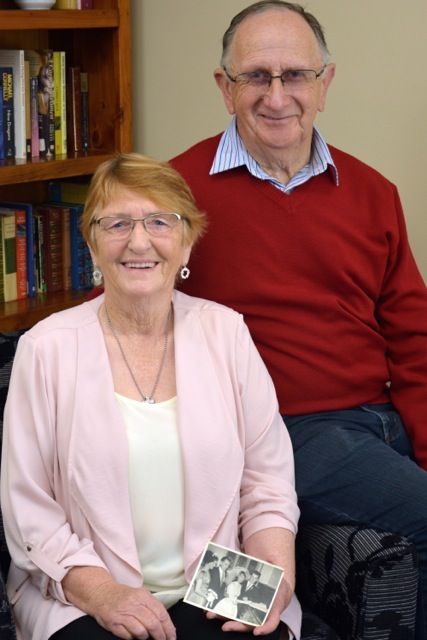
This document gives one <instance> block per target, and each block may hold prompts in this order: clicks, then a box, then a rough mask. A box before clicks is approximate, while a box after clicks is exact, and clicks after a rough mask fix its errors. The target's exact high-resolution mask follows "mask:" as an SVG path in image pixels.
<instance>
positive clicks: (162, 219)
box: [91, 212, 185, 239]
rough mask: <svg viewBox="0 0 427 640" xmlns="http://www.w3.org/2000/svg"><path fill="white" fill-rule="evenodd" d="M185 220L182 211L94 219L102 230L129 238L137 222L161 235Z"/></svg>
mask: <svg viewBox="0 0 427 640" xmlns="http://www.w3.org/2000/svg"><path fill="white" fill-rule="evenodd" d="M181 220H185V218H184V216H182V215H181V214H180V213H169V212H167V213H161V212H156V213H150V214H148V215H147V216H145V217H144V218H131V217H130V216H126V215H120V214H118V215H115V216H103V217H102V218H96V219H94V220H92V222H91V224H97V225H98V227H99V228H100V229H101V231H105V232H106V233H108V234H109V235H111V236H113V237H114V238H120V239H123V238H127V237H128V236H130V234H131V233H132V231H133V229H134V227H135V225H136V223H137V222H142V224H143V226H144V229H145V231H146V232H147V233H148V234H149V235H150V236H155V237H160V236H167V235H169V234H170V233H171V232H172V231H173V229H175V227H176V226H177V224H178V223H179V222H180V221H181Z"/></svg>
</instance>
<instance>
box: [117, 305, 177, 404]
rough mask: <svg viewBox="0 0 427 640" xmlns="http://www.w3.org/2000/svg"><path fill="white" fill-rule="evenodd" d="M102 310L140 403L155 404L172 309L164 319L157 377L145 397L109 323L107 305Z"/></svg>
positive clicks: (166, 346) (166, 348)
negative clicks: (163, 332)
mask: <svg viewBox="0 0 427 640" xmlns="http://www.w3.org/2000/svg"><path fill="white" fill-rule="evenodd" d="M104 309H105V316H106V318H107V322H108V326H109V327H110V329H111V333H112V334H113V336H114V338H115V340H116V342H117V345H118V347H119V349H120V353H121V354H122V358H123V362H124V363H125V365H126V367H127V370H128V371H129V374H130V377H131V378H132V380H133V383H134V385H135V387H136V388H137V390H138V393H139V395H140V396H141V401H142V402H147V403H148V404H155V403H156V401H155V400H154V394H155V392H156V389H157V385H158V384H159V380H160V375H161V373H162V370H163V366H164V364H165V361H166V352H167V350H168V324H169V318H170V317H171V312H172V308H170V309H169V313H168V315H167V318H166V324H165V335H164V341H163V350H162V357H161V360H160V365H159V369H158V371H157V376H156V379H155V381H154V385H153V388H152V390H151V393H150V394H149V395H148V396H146V395H145V393H143V392H142V389H141V387H140V386H139V384H138V382H137V379H136V377H135V376H134V373H133V371H132V369H131V368H130V365H129V362H128V361H127V358H126V355H125V352H124V350H123V347H122V344H121V342H120V340H119V336H118V335H117V333H116V330H115V328H114V326H113V323H112V322H111V318H110V315H109V313H108V309H107V305H106V304H105V303H104Z"/></svg>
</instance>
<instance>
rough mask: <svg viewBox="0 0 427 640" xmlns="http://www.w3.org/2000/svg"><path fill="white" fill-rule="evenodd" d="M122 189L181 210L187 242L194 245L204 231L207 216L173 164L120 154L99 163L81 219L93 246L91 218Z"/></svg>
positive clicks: (172, 209)
mask: <svg viewBox="0 0 427 640" xmlns="http://www.w3.org/2000/svg"><path fill="white" fill-rule="evenodd" d="M123 190H128V191H131V192H132V193H134V194H137V195H141V196H143V197H144V198H147V199H148V200H151V201H152V202H153V203H154V204H156V206H158V207H159V208H160V209H161V210H163V211H174V212H175V213H180V214H181V215H182V216H183V217H184V218H185V220H186V222H185V223H184V242H185V244H187V245H193V244H194V243H195V242H196V241H197V240H198V239H199V237H200V236H201V235H202V233H203V231H204V230H205V227H206V219H205V216H204V214H203V213H202V212H201V211H200V210H199V209H198V208H197V206H196V203H195V200H194V197H193V194H192V193H191V190H190V187H189V186H188V185H187V183H186V182H185V180H184V178H182V176H181V175H180V174H179V173H178V172H177V171H175V169H173V168H172V167H171V166H170V164H168V163H167V162H161V161H160V160H156V159H155V158H151V157H150V156H145V155H142V154H139V153H121V154H118V155H116V156H115V157H114V158H112V159H111V160H106V161H105V162H103V163H102V164H100V165H99V167H98V168H97V169H96V171H95V173H94V174H93V176H92V179H91V182H90V185H89V190H88V194H87V197H86V202H85V207H84V212H83V216H82V220H81V231H82V234H83V237H84V239H85V240H86V242H87V243H88V244H89V245H90V246H93V245H94V231H93V228H94V227H93V224H92V221H93V220H95V219H96V218H97V216H98V215H99V212H100V211H101V210H102V209H103V208H104V207H105V206H106V205H107V204H108V203H109V202H110V201H111V200H112V199H114V198H115V197H117V196H119V195H120V193H121V191H123Z"/></svg>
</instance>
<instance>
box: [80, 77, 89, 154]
mask: <svg viewBox="0 0 427 640" xmlns="http://www.w3.org/2000/svg"><path fill="white" fill-rule="evenodd" d="M80 90H81V94H82V149H83V151H88V149H89V80H88V74H87V73H86V72H85V71H81V72H80Z"/></svg>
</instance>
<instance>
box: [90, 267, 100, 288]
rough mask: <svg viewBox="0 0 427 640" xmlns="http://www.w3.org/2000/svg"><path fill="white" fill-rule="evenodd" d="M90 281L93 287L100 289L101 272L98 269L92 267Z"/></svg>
mask: <svg viewBox="0 0 427 640" xmlns="http://www.w3.org/2000/svg"><path fill="white" fill-rule="evenodd" d="M92 281H93V284H94V285H95V287H100V286H101V284H102V271H101V269H100V268H99V267H94V268H93V271H92Z"/></svg>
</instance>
